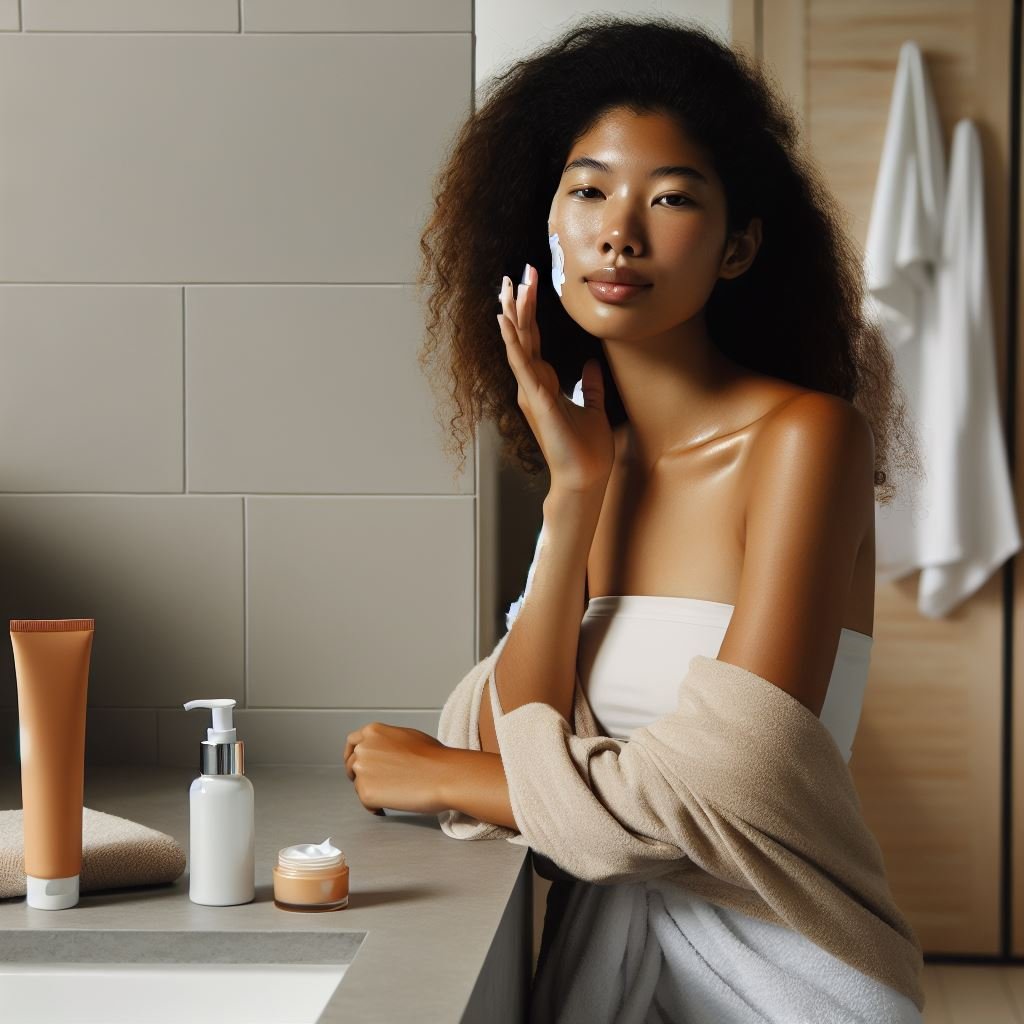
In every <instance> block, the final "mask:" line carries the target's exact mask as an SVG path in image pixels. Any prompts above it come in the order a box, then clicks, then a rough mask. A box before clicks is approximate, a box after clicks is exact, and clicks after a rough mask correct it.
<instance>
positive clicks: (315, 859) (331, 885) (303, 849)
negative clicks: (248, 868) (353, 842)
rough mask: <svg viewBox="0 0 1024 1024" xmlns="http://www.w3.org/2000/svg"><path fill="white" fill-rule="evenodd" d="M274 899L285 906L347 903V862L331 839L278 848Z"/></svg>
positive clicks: (321, 907)
mask: <svg viewBox="0 0 1024 1024" xmlns="http://www.w3.org/2000/svg"><path fill="white" fill-rule="evenodd" d="M273 875H274V902H275V903H276V904H277V905H278V906H279V907H280V908H281V909H282V910H341V909H342V907H347V906H348V864H347V863H346V862H345V854H344V853H343V852H342V851H341V850H339V849H338V848H337V847H336V846H334V845H333V844H332V843H331V840H330V838H328V839H325V840H324V841H323V842H322V843H319V844H314V843H299V844H298V845H296V846H286V847H285V848H284V849H283V850H279V851H278V854H277V863H276V864H275V865H274V870H273Z"/></svg>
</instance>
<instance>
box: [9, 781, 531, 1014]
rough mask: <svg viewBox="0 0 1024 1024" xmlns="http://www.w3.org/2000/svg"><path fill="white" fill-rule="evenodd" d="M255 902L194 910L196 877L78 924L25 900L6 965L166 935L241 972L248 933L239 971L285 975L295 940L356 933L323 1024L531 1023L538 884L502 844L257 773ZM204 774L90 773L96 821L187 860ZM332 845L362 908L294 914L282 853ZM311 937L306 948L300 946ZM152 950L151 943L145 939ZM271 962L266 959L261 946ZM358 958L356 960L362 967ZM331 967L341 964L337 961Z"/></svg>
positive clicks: (74, 914)
mask: <svg viewBox="0 0 1024 1024" xmlns="http://www.w3.org/2000/svg"><path fill="white" fill-rule="evenodd" d="M246 774H247V775H248V777H249V779H250V781H251V782H252V784H253V789H254V791H255V800H256V898H255V900H254V901H253V902H252V903H247V904H241V905H239V906H234V907H207V906H200V905H198V904H195V903H193V902H192V901H191V900H190V899H189V896H188V869H187V868H186V871H185V873H184V874H183V875H182V876H181V877H180V878H179V879H178V880H177V881H176V882H174V883H172V884H170V885H161V886H143V887H136V888H133V889H115V890H106V891H104V892H98V893H95V894H93V893H88V892H84V893H82V894H81V898H80V902H79V904H78V905H77V906H75V907H72V908H70V909H69V910H58V911H48V910H35V909H32V908H30V907H28V906H27V905H26V903H25V899H24V897H21V898H17V899H6V900H0V961H2V960H11V959H21V960H28V961H34V962H37V963H38V962H47V961H58V960H61V959H68V957H66V956H65V957H62V956H61V950H62V949H65V950H66V949H68V948H69V944H70V943H71V942H73V941H74V938H75V937H74V936H73V935H68V934H67V933H68V932H70V931H74V932H82V931H86V932H89V933H92V935H91V936H90V940H91V941H94V942H95V943H96V944H97V945H102V940H103V935H102V934H101V933H109V932H117V931H124V930H129V931H144V932H148V933H158V934H159V936H160V938H159V941H158V943H157V945H156V947H155V948H158V949H159V954H160V955H159V959H160V960H162V961H164V962H171V963H178V962H184V961H187V960H189V959H190V949H191V950H192V954H191V956H192V957H194V956H195V949H196V948H197V943H199V942H200V937H199V936H198V935H197V934H196V933H217V938H216V940H214V939H213V938H212V936H211V937H209V938H206V937H205V936H204V939H206V941H207V942H211V941H215V942H216V947H217V949H218V950H219V951H221V953H222V954H226V955H228V956H230V950H231V943H232V935H233V933H234V934H237V933H243V932H245V933H250V934H249V935H248V937H247V943H246V949H248V950H249V953H247V954H245V955H240V956H239V957H238V960H240V961H241V960H245V961H248V962H275V961H274V956H273V955H272V951H273V949H274V948H275V946H276V948H280V944H281V941H282V936H283V935H285V934H286V933H289V932H291V933H296V932H299V933H306V934H308V933H322V932H329V933H332V938H331V946H332V948H333V949H334V950H337V949H339V948H341V947H340V946H339V940H340V942H341V945H342V946H345V945H346V943H345V941H344V938H343V936H342V935H341V934H340V933H355V934H352V935H351V942H350V943H347V948H348V950H349V953H348V955H346V956H345V957H344V958H345V959H350V958H351V963H350V965H349V967H348V968H347V970H346V973H345V976H344V977H343V978H342V980H341V982H340V984H339V985H338V987H337V989H336V990H335V992H334V994H333V995H332V997H331V999H330V1001H329V1002H328V1004H327V1006H326V1008H325V1010H324V1012H323V1013H322V1014H321V1016H320V1018H319V1022H322V1024H334V1022H338V1024H340V1022H342V1021H345V1022H352V1021H358V1022H360V1024H371V1022H377V1021H379V1022H382V1024H394V1022H395V1021H401V1020H414V1021H422V1022H428V1021H430V1022H433V1021H436V1022H444V1024H456V1022H460V1021H465V1022H471V1021H472V1022H475V1021H478V1020H479V1021H484V1020H487V1021H506V1020H507V1021H513V1020H515V1021H518V1020H523V1019H525V998H526V993H527V990H528V986H529V978H530V972H531V969H532V945H531V943H532V931H531V914H532V880H533V874H532V868H531V864H530V860H529V857H528V856H527V854H528V850H527V849H526V848H525V847H522V846H516V845H513V844H512V843H508V842H505V841H503V840H492V841H482V842H463V841H459V840H456V839H452V838H450V837H449V836H446V835H445V834H444V833H443V832H442V831H441V829H440V826H439V825H438V823H437V818H436V817H435V816H433V815H402V816H398V815H396V816H390V815H389V816H387V817H381V816H378V815H374V814H371V813H370V812H369V811H367V810H366V808H364V807H363V805H362V804H361V803H360V802H359V799H358V797H357V796H356V793H355V789H354V788H353V786H352V783H351V782H350V781H349V779H348V777H347V776H346V775H345V770H344V767H343V766H341V765H338V766H317V767H306V766H291V765H289V766H273V765H267V766H253V767H251V768H249V769H248V770H247V773H246ZM196 775H197V771H196V769H189V768H168V767H149V766H138V767H135V766H132V767H128V768H125V767H114V766H91V765H87V766H86V770H85V806H86V807H90V808H93V809H94V810H98V811H105V812H106V813H108V814H116V815H118V816H120V817H123V818H128V819H130V820H132V821H137V822H140V823H141V824H143V825H148V826H150V827H151V828H155V829H159V830H160V831H161V832H166V833H167V834H168V835H171V836H173V837H174V838H175V839H177V841H178V842H179V843H180V844H181V846H182V848H183V849H184V850H185V854H186V857H187V855H188V811H189V799H188V791H189V786H190V785H191V782H192V779H193V778H195V776H196ZM18 807H21V783H20V775H19V771H18V768H17V766H15V767H13V768H11V767H7V766H4V767H2V768H0V808H18ZM328 836H331V837H333V840H334V843H335V845H336V846H338V847H340V848H341V849H342V850H344V852H345V858H346V860H347V861H348V864H349V869H350V875H349V903H348V906H347V907H345V908H344V909H342V910H337V911H333V912H316V913H303V912H298V913H295V912H290V911H286V910H282V909H280V908H279V907H277V906H276V905H275V903H274V896H273V884H272V875H271V868H272V867H273V865H274V863H275V862H276V858H277V852H278V850H280V849H281V848H282V847H285V846H290V845H292V844H294V843H304V842H313V843H319V842H322V841H323V840H324V839H326V838H327V837H328ZM251 933H267V934H268V938H267V940H266V943H267V945H266V949H267V955H266V956H262V957H259V958H254V957H253V956H252V953H251V951H252V949H253V943H252V935H251ZM304 937H305V936H298V935H296V936H294V939H293V941H294V942H295V943H296V944H297V946H301V944H302V943H301V941H300V940H301V939H302V938H304ZM147 938H148V936H147ZM257 948H258V943H257ZM353 951H354V957H353V956H352V953H353ZM328 959H329V958H328Z"/></svg>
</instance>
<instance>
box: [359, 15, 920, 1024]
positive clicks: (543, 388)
mask: <svg viewBox="0 0 1024 1024" xmlns="http://www.w3.org/2000/svg"><path fill="white" fill-rule="evenodd" d="M797 141H798V133H797V129H796V127H795V123H794V120H793V117H792V115H791V114H790V112H789V111H788V110H787V108H786V107H785V105H784V103H783V102H782V101H781V100H780V99H779V98H778V96H777V95H776V93H775V92H774V91H773V89H772V88H771V86H770V85H769V83H768V82H767V81H766V80H765V78H764V76H763V72H762V71H761V70H760V69H759V68H758V67H757V66H756V65H753V64H752V63H751V62H750V61H749V60H747V59H746V58H745V57H744V56H743V55H742V54H739V53H736V52H734V51H732V50H731V49H730V48H728V47H727V46H725V45H723V44H722V43H721V42H719V41H717V40H716V39H714V38H713V37H712V36H710V35H709V34H708V33H707V32H705V31H704V30H702V29H700V28H698V27H695V26H692V25H689V24H684V23H681V22H679V21H676V20H670V19H664V18H645V19H643V20H628V19H622V18H613V17H610V16H592V17H589V18H587V19H584V20H583V21H581V22H578V23H577V24H576V25H575V26H574V27H573V28H572V29H570V30H569V31H567V32H566V33H565V34H564V35H563V36H562V37H561V38H560V39H558V40H557V41H556V42H554V43H553V44H551V45H549V46H547V47H546V48H544V49H542V50H540V51H537V52H535V53H534V54H532V55H531V56H530V57H528V58H527V59H525V60H521V61H519V62H517V63H515V64H513V65H512V66H511V67H510V68H508V69H507V70H506V71H504V73H502V74H500V75H499V76H497V77H496V78H495V79H494V80H492V82H491V83H490V88H489V91H488V93H487V94H486V96H485V98H484V102H483V104H482V105H481V106H480V108H479V109H478V110H477V111H476V112H475V113H474V114H473V115H472V116H471V117H470V118H469V120H468V121H467V122H466V124H465V126H464V127H463V129H462V131H461V133H460V134H459V136H458V138H457V140H456V143H455V146H454V148H453V151H452V153H451V155H450V157H449V159H448V161H447V164H446V166H445V168H444V169H443V172H442V174H441V176H440V178H439V187H438V190H437V195H436V209H435V211H434V213H433V216H432V218H431V220H430V222H429V224H428V226H427V230H426V231H425V233H424V237H423V240H422V243H421V244H422V249H423V252H424V270H423V273H422V275H421V282H429V283H431V284H432V285H433V289H432V292H431V295H430V299H429V309H430V314H431V315H430V318H429V322H428V331H429V334H430V340H429V342H428V344H427V346H426V348H425V350H424V353H423V360H424V363H425V364H426V363H427V362H429V360H430V358H431V357H432V356H435V355H439V354H440V355H443V357H444V358H443V359H441V360H440V362H439V363H438V364H437V368H436V370H435V374H434V377H433V379H434V380H435V381H436V382H438V383H441V384H443V385H444V386H445V390H446V391H447V392H448V394H449V395H450V396H451V398H452V400H453V403H454V406H455V411H456V415H455V416H453V417H452V420H451V425H452V428H453V436H454V437H456V439H457V441H458V448H459V450H460V452H462V455H463V458H464V457H465V456H464V447H465V444H466V443H467V442H468V441H470V440H471V438H472V435H473V430H474V429H475V427H476V424H477V423H478V422H479V421H480V420H481V419H483V418H490V419H492V420H493V421H494V422H495V423H496V425H497V429H498V430H499V432H500V433H501V435H502V436H503V437H504V439H505V441H506V444H507V449H506V450H507V452H509V453H510V454H512V455H513V456H514V457H516V458H517V459H518V460H519V461H520V463H521V464H522V465H523V467H524V468H525V469H526V470H527V471H528V472H530V473H538V472H541V471H542V470H546V471H547V472H548V473H549V474H550V485H549V487H548V491H547V496H546V498H545V500H544V524H543V529H542V532H541V537H540V541H539V543H538V546H537V551H536V555H535V558H534V563H533V565H532V566H531V568H530V573H529V576H528V586H527V593H528V596H526V599H525V600H522V601H521V602H518V603H517V605H515V606H513V609H512V610H511V612H510V618H509V625H511V624H512V621H513V620H514V621H515V623H516V628H515V629H513V630H511V631H510V634H509V635H508V638H507V642H506V644H505V648H504V650H503V651H502V654H501V658H500V660H499V661H498V663H497V669H496V673H495V677H494V678H495V680H496V683H497V689H498V690H499V697H500V702H501V707H502V710H503V712H506V713H507V712H509V711H512V710H514V709H515V708H517V707H520V706H521V705H523V704H526V703H529V702H531V701H545V702H547V703H549V704H551V705H552V706H553V707H554V708H555V709H556V710H558V711H560V712H561V713H562V714H563V715H564V716H565V717H566V719H567V720H568V721H570V722H571V721H572V701H573V686H574V673H575V672H576V671H578V672H579V677H580V681H581V684H582V686H583V687H584V688H585V690H586V693H587V697H588V700H589V703H590V706H591V708H592V710H593V711H594V714H595V716H596V718H597V719H598V720H599V721H600V723H601V725H602V726H603V728H604V729H605V730H606V734H607V735H609V736H613V737H619V738H623V739H626V738H628V733H629V731H630V730H631V729H633V728H635V727H637V726H640V725H644V724H646V723H649V722H652V721H653V720H655V719H657V718H658V717H659V716H660V715H662V714H665V713H666V712H668V711H670V710H672V708H673V706H674V701H675V697H676V690H677V687H678V683H679V680H680V678H681V677H682V675H683V674H684V673H685V670H686V666H687V664H688V662H689V660H690V658H691V657H692V656H693V655H694V654H704V655H706V656H709V657H715V658H718V659H719V660H722V661H725V662H729V663H731V664H733V665H736V666H740V667H742V668H745V669H747V670H749V671H751V672H754V673H756V674H758V675H760V676H763V677H764V678H766V679H769V680H771V681H772V682H774V683H775V684H776V685H778V686H780V687H782V688H783V689H784V690H785V691H786V692H788V693H789V694H790V695H792V696H793V697H794V698H795V699H796V700H798V701H800V702H801V703H802V704H804V705H805V706H806V707H807V708H808V709H809V710H810V711H811V712H812V713H813V714H814V715H816V716H818V717H819V718H820V719H821V721H822V723H823V724H824V725H826V726H827V728H828V729H829V731H830V732H831V733H832V735H833V737H834V738H835V740H836V742H837V744H838V745H839V748H840V750H841V751H842V752H843V754H844V756H845V757H846V758H847V759H849V756H850V747H851V744H852V742H853V737H854V734H855V731H856V727H857V722H858V719H859V715H860V708H861V701H862V699H863V692H864V686H865V683H866V678H867V671H868V662H869V657H870V650H871V643H872V637H871V634H872V630H873V613H874V579H875V577H874V572H875V568H874V530H873V526H874V502H875V500H878V501H879V502H881V503H885V502H887V501H890V500H891V499H892V496H893V494H894V488H893V486H892V484H891V482H890V480H889V476H890V470H891V468H892V466H893V464H894V462H895V463H897V464H899V465H900V466H901V467H902V468H903V469H904V470H908V471H912V472H913V471H917V470H918V469H919V465H918V459H917V453H916V451H915V449H914V445H913V440H912V433H911V432H910V431H909V430H908V428H907V424H906V422H905V419H904V415H905V414H904V408H903V405H902V402H901V401H900V397H901V395H900V390H899V386H898V383H897V381H896V380H895V379H894V376H893V369H892V363H891V360H890V358H889V354H888V349H887V345H886V342H885V340H884V338H883V336H882V335H881V334H880V332H879V330H878V329H877V328H876V326H875V325H874V324H873V323H872V322H871V321H870V320H868V319H866V318H865V316H864V315H863V313H862V308H861V301H862V294H863V284H862V276H861V265H860V259H859V254H858V253H857V251H856V249H855V247H854V246H853V245H852V244H851V242H850V241H849V239H848V238H847V237H846V236H845V235H844V233H843V230H842V227H841V216H842V215H841V213H840V209H839V207H838V206H837V204H836V203H835V201H834V200H833V199H832V198H831V196H830V194H829V192H828V191H827V189H826V188H825V187H824V186H823V185H822V183H821V181H820V178H819V177H818V175H817V173H816V171H815V170H814V168H813V165H811V164H810V163H809V162H808V160H807V159H806V157H805V156H803V155H801V153H800V152H799V150H798V146H797ZM524 264H525V267H524ZM503 275H505V276H503ZM520 275H521V280H520V283H519V287H518V290H515V289H514V286H513V283H512V277H513V276H514V277H515V278H516V279H520ZM499 281H500V282H501V289H500V293H499V295H498V301H499V302H500V307H499V309H498V310H496V309H495V292H496V291H497V285H498V282H499ZM492 318H495V319H492ZM577 383H578V389H577V392H576V400H575V401H574V400H573V399H572V398H570V397H569V396H568V393H570V392H571V391H572V389H573V385H574V384H577ZM520 605H521V607H520ZM489 685H490V684H488V686H489ZM485 689H486V688H485ZM413 733H415V730H398V729H394V728H392V727H386V726H379V725H376V724H374V726H373V727H372V728H371V727H366V728H364V729H363V730H359V731H357V732H355V733H352V734H350V736H349V743H348V746H347V747H346V752H345V761H346V765H347V767H348V769H349V777H350V778H352V779H353V781H357V785H359V786H360V787H361V788H360V799H361V800H363V802H364V803H366V804H367V805H368V806H370V805H371V804H372V805H374V806H382V805H388V806H406V807H413V806H414V805H415V806H416V807H417V808H418V809H421V810H427V811H431V810H440V809H441V808H443V807H458V808H460V809H461V810H463V811H465V812H466V813H474V814H476V815H477V816H478V817H479V818H480V819H481V820H484V821H490V822H498V823H502V824H504V825H507V826H509V827H513V828H514V827H515V819H514V818H513V816H512V813H511V808H510V805H509V803H508V793H507V787H506V786H505V784H504V776H503V775H502V773H501V768H500V758H499V759H498V763H497V764H495V763H494V760H495V759H494V758H493V756H492V757H491V760H489V761H487V762H486V763H485V762H484V761H483V759H482V758H483V756H485V755H481V754H480V753H479V752H476V751H473V752H470V751H458V752H457V753H459V754H462V755H466V754H470V753H471V754H472V755H473V756H474V757H475V758H476V760H475V761H474V762H473V763H472V764H471V763H470V762H469V761H467V759H466V758H465V757H462V758H460V759H458V761H457V764H458V766H459V774H458V777H457V778H456V777H455V776H453V775H452V774H450V773H449V774H447V775H444V774H442V775H438V774H436V773H435V774H433V775H432V774H431V772H430V771H429V770H424V766H425V765H429V764H437V765H440V766H443V765H444V764H449V765H451V764H454V763H456V762H453V761H451V760H450V759H448V755H449V754H450V753H451V752H450V751H449V750H448V748H444V747H442V748H440V749H438V748H437V747H436V745H435V743H436V741H432V740H431V738H430V737H426V736H425V735H424V734H422V733H416V734H415V735H412V734H413ZM480 739H481V745H482V749H483V751H484V752H486V754H490V755H494V754H497V753H498V744H497V739H496V736H495V730H494V722H493V718H492V713H491V702H490V698H489V695H488V694H487V693H486V692H485V693H484V695H483V699H482V701H481V704H480ZM432 778H433V779H435V780H436V779H443V780H444V784H443V797H442V796H441V795H440V794H441V790H440V789H439V788H438V787H440V786H441V783H440V782H439V783H438V787H433V788H432V785H431V782H430V780H431V779H432ZM439 801H440V802H439ZM371 809H372V808H371ZM569 812H571V809H567V813H569ZM673 900H674V902H673V904H672V906H670V907H669V908H668V910H669V914H668V917H666V916H665V915H664V913H662V915H661V917H660V918H659V920H660V921H661V924H659V926H658V928H659V931H658V936H657V940H656V941H654V940H653V939H652V936H650V935H648V934H647V932H648V926H649V923H650V922H653V921H654V917H653V916H651V917H650V918H649V913H650V914H652V913H653V912H652V911H650V907H649V893H648V890H647V889H646V888H645V886H644V884H643V883H638V884H636V885H630V884H628V883H627V884H623V885H612V886H597V885H591V884H588V883H585V882H583V881H579V880H574V879H571V878H565V879H559V880H556V881H554V883H553V885H552V888H551V892H550V894H549V898H548V913H547V916H546V918H545V929H544V937H543V943H542V949H541V959H540V963H539V965H538V971H537V977H536V979H535V986H534V988H535V991H534V1003H533V1009H534V1019H536V1020H557V1021H561V1022H575V1021H584V1020H588V1021H589V1020H596V1019H598V1015H597V1014H596V1010H595V1006H597V1005H598V1004H599V1002H600V1000H601V998H602V996H603V995H604V992H605V990H604V988H603V987H602V986H603V985H604V981H602V978H606V977H611V976H614V975H615V974H616V972H617V971H619V970H621V969H622V965H623V964H625V963H627V962H628V961H629V960H630V958H631V957H633V958H634V959H635V958H636V957H637V956H638V955H639V954H638V953H637V951H636V950H637V946H636V944H637V943H641V945H642V948H643V950H644V957H645V958H646V957H649V956H650V955H651V953H650V950H651V949H652V948H655V947H656V948H658V949H659V950H660V954H659V956H658V957H657V958H656V961H651V962H650V964H649V965H648V967H646V968H644V969H645V970H649V972H651V973H650V984H649V988H648V995H649V998H646V997H645V1002H644V1005H642V1006H638V1005H632V1006H631V1007H630V1008H629V1009H628V1011H627V1010H626V1009H625V1008H622V1010H621V1015H620V1017H619V1019H622V1020H626V1019H628V1020H633V1021H637V1022H641V1021H709V1022H710V1021H714V1022H731V1021H748V1020H749V1021H763V1020H772V1021H779V1022H792V1021H796V1020H801V1021H802V1020H825V1019H828V1020H834V1021H854V1020H858V1021H859V1020H867V1019H871V1020H873V1021H893V1022H896V1021H899V1022H910V1021H920V1019H921V1015H920V1011H919V1010H917V1008H916V1007H915V1006H914V1005H913V1004H912V1003H911V1001H910V1000H909V999H908V998H907V997H906V996H905V995H901V994H900V993H898V992H896V991H895V990H893V989H890V988H888V987H887V986H885V985H882V984H880V983H877V982H872V980H871V979H868V978H866V977H865V976H863V975H858V972H856V971H854V970H853V968H850V967H847V966H846V965H845V964H843V963H842V962H840V961H837V960H836V958H834V957H831V956H830V955H829V954H828V953H826V952H825V951H824V950H822V949H820V948H819V947H817V946H815V945H814V944H813V943H812V942H810V941H809V940H808V939H807V938H805V937H804V936H802V935H799V934H797V933H796V932H794V931H791V930H789V929H786V928H782V927H778V926H774V925H770V924H767V923H765V922H762V921H756V920H754V919H753V918H749V917H746V916H745V915H743V914H740V913H738V912H735V911H731V910H728V909H725V908H721V907H715V906H712V905H711V904H709V903H707V902H706V901H703V900H700V899H697V898H696V897H693V896H690V897H688V896H687V894H686V893H685V892H682V891H680V892H679V893H678V894H677V895H675V896H673ZM663 909H664V908H663ZM666 921H670V922H671V924H670V925H666V924H665V922H666ZM588 922H589V923H590V924H591V925H593V927H589V926H587V923H588ZM610 922H615V925H614V927H613V926H612V925H611V924H610ZM650 927H651V929H652V930H653V924H650ZM641 936H644V938H642V939H641ZM645 962H646V960H645ZM852 975H858V976H857V977H856V978H853V977H852ZM853 990H856V991H857V993H858V995H857V997H856V1000H851V997H850V996H849V993H850V992H851V991H853ZM865 1007H869V1010H870V1012H869V1015H868V1016H865V1015H864V1014H865ZM805 1014H810V1015H809V1016H806V1015H805ZM601 1019H604V1018H601Z"/></svg>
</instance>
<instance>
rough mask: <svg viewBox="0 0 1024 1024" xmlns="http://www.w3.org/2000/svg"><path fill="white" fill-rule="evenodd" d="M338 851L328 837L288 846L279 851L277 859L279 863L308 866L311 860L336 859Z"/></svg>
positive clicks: (329, 860) (339, 851)
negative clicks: (321, 840) (313, 841)
mask: <svg viewBox="0 0 1024 1024" xmlns="http://www.w3.org/2000/svg"><path fill="white" fill-rule="evenodd" d="M340 853H341V850H339V849H338V848H337V847H336V846H335V845H334V844H333V843H332V842H331V840H330V837H328V838H327V839H325V840H324V841H323V842H322V843H299V844H298V845H296V846H289V847H287V848H286V849H284V850H281V851H279V853H278V861H279V863H281V864H289V863H291V864H294V863H302V864H306V865H307V866H309V865H310V863H311V862H313V861H325V862H328V863H332V862H334V861H338V860H339V854H340ZM342 859H343V858H342Z"/></svg>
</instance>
